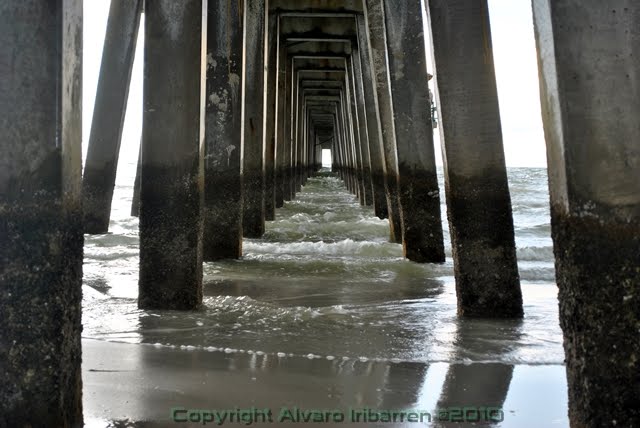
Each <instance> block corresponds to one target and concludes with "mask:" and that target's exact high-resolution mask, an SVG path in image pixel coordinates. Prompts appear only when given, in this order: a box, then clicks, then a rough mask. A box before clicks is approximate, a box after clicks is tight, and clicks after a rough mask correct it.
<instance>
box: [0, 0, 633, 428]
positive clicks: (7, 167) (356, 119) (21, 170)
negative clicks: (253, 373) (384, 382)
mask: <svg viewBox="0 0 640 428" xmlns="http://www.w3.org/2000/svg"><path fill="white" fill-rule="evenodd" d="M531 4H532V10H533V18H534V26H535V37H536V47H537V54H538V58H537V59H538V66H539V70H538V72H539V78H540V102H541V106H542V116H543V117H542V119H543V123H544V135H545V140H546V147H547V159H548V174H549V193H550V201H549V202H550V213H551V232H552V237H553V247H554V257H555V267H556V281H557V285H558V290H559V291H558V300H559V321H560V326H561V328H562V333H563V338H564V351H565V362H566V376H567V388H568V409H569V421H570V423H571V426H574V427H601V426H614V425H615V426H640V357H639V356H640V333H639V332H640V127H639V125H638V124H639V118H640V80H639V79H640V6H639V5H637V4H636V3H635V2H633V1H631V0H617V1H614V2H600V1H596V0H583V1H580V2H578V1H575V0H554V1H551V0H532V2H531ZM143 16H144V20H142V17H143ZM423 16H425V17H426V21H425V20H423ZM141 22H144V25H141ZM82 27H83V2H82V1H81V0H65V1H58V2H42V1H40V0H23V1H11V0H0V35H1V36H2V40H3V44H2V46H0V118H1V119H0V138H1V142H2V143H1V144H2V156H0V373H2V376H3V382H2V385H1V386H0V427H3V426H11V427H14V426H15V427H22V426H51V427H54V426H55V427H76V426H82V424H83V409H82V394H83V386H82V385H83V382H82V377H83V373H81V361H82V349H81V348H82V344H81V332H82V322H81V316H82V281H83V242H84V234H87V236H90V235H98V234H105V233H108V232H109V221H110V215H111V209H112V198H113V194H114V185H115V179H116V173H117V168H118V160H119V151H120V146H121V140H122V130H123V124H124V117H125V114H126V109H127V105H126V104H127V94H128V92H129V84H130V80H131V73H132V67H133V62H134V57H135V55H136V52H135V46H136V40H137V35H138V33H139V32H141V33H143V34H144V52H138V54H141V55H143V57H142V58H143V62H144V83H143V86H144V90H143V91H144V95H143V119H142V121H143V122H142V123H143V129H142V136H141V146H140V152H139V153H140V154H139V161H138V162H139V164H138V176H137V177H136V180H135V185H134V183H132V185H133V186H134V188H135V189H134V190H135V195H136V196H134V198H133V199H134V200H133V203H134V205H133V206H132V208H131V212H132V214H133V215H137V216H139V262H140V263H139V282H138V290H139V294H138V299H137V305H138V308H139V309H142V310H163V311H164V310H180V311H197V310H201V309H202V308H203V294H204V293H203V263H205V262H214V261H220V260H236V259H240V258H242V257H243V254H244V251H243V242H245V241H246V239H254V240H255V239H261V238H262V237H263V236H264V235H265V231H267V230H268V224H269V222H273V221H275V220H276V219H277V217H278V210H281V209H282V208H283V207H284V206H285V205H286V204H287V203H291V202H292V201H296V199H298V198H300V195H301V194H303V192H304V189H305V188H308V186H309V184H310V180H311V181H312V180H314V179H315V176H316V175H317V174H318V173H319V171H320V170H321V167H322V151H323V150H330V151H331V159H332V165H331V171H332V173H333V174H334V175H335V176H337V177H339V178H340V180H341V181H342V183H343V184H344V186H346V188H347V189H348V191H349V192H350V193H351V194H352V195H354V196H355V197H356V198H357V201H358V203H359V204H360V206H361V207H362V208H363V209H366V210H369V211H371V213H372V214H373V215H375V216H376V217H377V218H378V219H380V220H387V221H388V241H389V242H390V243H395V244H401V245H402V256H403V257H404V258H406V259H407V260H408V261H409V262H410V263H415V264H427V265H434V266H438V265H441V264H442V263H444V262H445V260H446V258H447V255H446V252H445V232H446V231H447V230H448V231H449V233H450V242H451V250H452V253H451V258H452V260H453V266H454V276H455V295H456V301H457V307H456V310H457V316H458V317H459V318H461V319H490V320H496V319H497V320H507V321H511V320H520V319H522V318H523V316H524V315H525V313H524V308H523V293H522V288H521V284H520V282H521V281H520V275H519V272H518V264H517V263H518V256H517V252H516V243H515V238H514V220H513V212H512V195H511V194H510V190H509V186H508V180H507V167H506V163H505V155H504V149H503V138H502V128H501V118H500V108H499V103H498V93H497V87H496V75H495V70H494V60H493V50H492V39H491V25H490V21H489V9H488V4H487V0H477V1H468V0H423V1H420V0H402V1H400V0H397V1H392V0H295V1H294V0H250V1H248V0H244V1H243V0H181V1H176V0H146V1H144V2H143V1H142V0H127V1H124V0H112V1H111V6H110V10H109V18H108V23H107V30H106V37H105V44H104V50H103V55H102V64H101V69H100V77H99V83H98V90H97V95H96V101H95V108H94V113H93V121H92V123H91V130H90V138H89V145H88V152H87V156H86V161H85V164H84V170H83V168H82V167H83V165H82V126H83V123H82V103H81V99H82V63H83V58H82V52H83V49H84V50H85V51H86V50H87V49H91V48H92V47H91V46H84V47H83V43H82ZM425 29H428V32H427V33H425ZM425 38H426V39H425ZM427 46H430V47H431V49H427ZM429 55H431V60H432V62H433V66H434V69H433V70H428V69H427V62H428V61H427V57H428V56H429ZM429 73H431V74H433V76H434V77H433V81H434V89H435V91H434V95H435V97H434V98H435V100H434V101H435V105H437V108H438V113H439V118H440V124H439V127H440V133H439V135H440V138H441V141H440V144H441V147H442V154H443V165H444V173H443V176H444V192H441V190H440V186H439V184H438V172H437V168H436V154H435V152H434V137H433V124H432V118H431V109H432V103H431V100H430V94H429V87H428V80H429ZM84 126H86V124H85V125H84ZM443 203H445V204H446V217H447V219H448V225H443V222H442V220H441V219H442V215H443V214H444V213H443V212H442V211H441V206H442V204H443ZM443 226H447V227H443ZM460 334H462V333H460ZM466 334H467V336H469V335H472V333H471V332H466ZM122 348H123V349H125V348H127V347H126V346H123V347H122ZM91 352H92V353H93V354H95V355H99V354H100V353H99V352H98V351H96V348H95V347H92V348H91ZM145 352H148V353H149V354H150V355H151V354H153V352H151V351H145ZM171 352H172V353H174V352H176V351H175V350H172V351H171ZM200 354H204V352H200V351H198V355H200ZM154 355H155V354H154ZM154 358H156V357H154ZM242 358H244V357H240V360H242ZM240 360H239V361H240ZM245 363H246V362H244V360H243V364H245ZM198 364H203V363H201V362H199V363H198ZM216 364H218V365H223V364H224V362H222V363H221V362H220V361H218V362H217V363H216ZM247 364H249V363H247ZM382 366H383V365H381V366H380V367H377V368H378V369H380V370H383V369H384V370H387V371H389V370H391V371H393V370H400V371H402V368H403V366H389V365H387V366H385V367H382ZM394 367H395V368H394ZM314 370H316V371H317V370H318V369H317V368H316V369H314ZM512 370H513V368H512V367H511V368H508V367H503V366H491V367H489V368H488V372H490V374H491V375H492V376H494V379H497V380H496V381H495V383H494V384H493V385H492V387H491V389H492V390H493V391H494V392H495V394H493V393H492V394H493V395H495V396H496V397H493V395H492V396H491V397H490V398H489V401H490V402H491V404H495V405H501V404H502V402H503V401H504V396H505V394H506V392H505V390H506V387H505V386H504V385H503V383H504V382H506V383H507V385H508V381H509V380H510V379H511V375H512V373H511V371H512ZM319 371H320V372H322V373H331V374H334V368H321V369H319ZM467 371H469V373H467ZM355 373H356V372H355V371H354V372H353V374H352V375H353V376H356V374H355ZM478 373H479V372H478V371H477V370H476V371H474V370H471V369H469V368H468V367H466V366H465V365H464V364H456V365H452V366H451V367H450V368H449V370H448V372H447V380H446V382H445V383H446V385H447V386H446V388H447V391H446V393H444V392H443V398H442V400H441V401H442V403H441V404H442V406H444V405H446V404H447V403H448V404H453V405H455V404H456V403H455V401H456V400H455V399H454V398H452V397H458V398H459V397H465V392H461V391H460V390H458V388H457V386H456V378H457V379H462V378H465V377H472V376H476V375H477V374H478ZM89 376H91V374H89ZM358 376H359V375H358ZM372 376H373V377H379V376H382V375H381V374H380V373H373V374H372ZM391 378H392V379H407V378H410V376H407V375H406V373H402V374H401V375H398V376H396V377H393V376H391ZM376 379H377V378H376ZM485 381H486V380H485ZM271 382H272V381H271V380H270V381H268V382H263V381H261V383H260V385H261V388H263V390H261V391H262V392H261V394H262V395H263V396H264V397H266V398H265V399H269V397H268V393H267V392H265V391H267V390H268V389H269V388H270V387H271V385H272V384H271ZM273 382H274V383H275V384H277V381H273ZM480 384H482V382H480ZM363 388H364V387H363ZM475 388H478V385H476V386H475ZM364 389H366V388H364ZM233 393H234V394H236V395H237V396H242V391H241V389H234V392H233ZM468 394H471V395H479V394H480V393H478V392H477V391H475V390H474V391H472V392H468ZM446 397H449V399H450V400H452V401H447V400H445V398H446ZM393 398H395V397H392V398H391V399H390V400H391V402H393ZM461 400H462V401H464V398H462V399H459V400H458V401H461ZM329 403H330V404H332V405H333V404H335V403H334V401H331V400H330V401H329ZM275 405H276V404H275V402H274V406H275Z"/></svg>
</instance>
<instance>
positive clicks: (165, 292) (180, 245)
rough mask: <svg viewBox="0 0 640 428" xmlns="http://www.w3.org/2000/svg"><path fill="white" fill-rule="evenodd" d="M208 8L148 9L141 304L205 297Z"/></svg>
mask: <svg viewBox="0 0 640 428" xmlns="http://www.w3.org/2000/svg"><path fill="white" fill-rule="evenodd" d="M206 11H207V2H206V0H185V1H182V2H179V3H176V2H174V1H172V0H158V1H154V2H147V4H146V7H145V47H144V49H145V57H144V61H145V64H144V88H143V93H144V96H143V98H144V111H143V130H142V174H141V189H140V201H141V202H140V280H139V297H138V306H139V307H140V308H142V309H194V308H198V307H199V306H200V305H201V303H202V217H201V207H202V204H203V199H204V195H203V187H204V165H203V163H204V162H203V155H204V115H205V105H204V98H205V97H204V92H205V81H204V80H205V78H206V68H205V67H206V51H205V50H204V49H203V40H206V39H205V38H206V19H207V14H206Z"/></svg>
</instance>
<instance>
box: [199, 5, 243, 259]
mask: <svg viewBox="0 0 640 428" xmlns="http://www.w3.org/2000/svg"><path fill="white" fill-rule="evenodd" d="M208 1H209V10H208V28H211V29H212V31H208V32H207V92H206V96H207V98H206V105H207V111H206V120H205V127H206V132H205V136H206V156H205V162H204V169H205V190H204V192H205V197H204V210H203V216H204V234H203V237H202V255H203V258H204V260H206V261H212V260H220V259H236V258H239V257H241V256H242V180H241V177H240V146H241V141H242V120H241V119H242V118H241V114H242V104H241V102H242V87H241V79H242V34H243V31H242V24H243V1H242V0H232V1H217V0H208Z"/></svg>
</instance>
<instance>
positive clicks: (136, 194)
mask: <svg viewBox="0 0 640 428" xmlns="http://www.w3.org/2000/svg"><path fill="white" fill-rule="evenodd" d="M136 164H137V166H136V178H135V179H134V180H133V197H132V198H131V217H138V216H139V215H140V173H141V172H142V171H141V170H142V141H140V149H139V150H138V162H137V163H136Z"/></svg>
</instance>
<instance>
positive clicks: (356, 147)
mask: <svg viewBox="0 0 640 428" xmlns="http://www.w3.org/2000/svg"><path fill="white" fill-rule="evenodd" d="M345 62H346V64H345V66H346V76H345V79H346V86H347V91H346V94H347V100H348V106H349V117H350V118H351V130H352V133H353V155H354V160H355V167H356V170H355V173H356V179H357V183H358V199H359V201H360V205H367V204H368V203H369V201H370V199H371V192H369V194H367V184H366V181H365V177H364V159H363V158H362V145H363V144H364V143H363V136H362V135H360V117H359V116H358V106H357V104H356V102H357V101H356V94H355V83H354V76H353V66H352V64H351V59H347V60H346V61H345Z"/></svg>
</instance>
